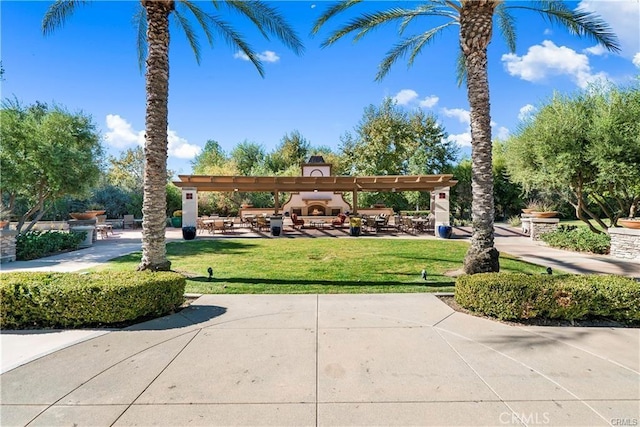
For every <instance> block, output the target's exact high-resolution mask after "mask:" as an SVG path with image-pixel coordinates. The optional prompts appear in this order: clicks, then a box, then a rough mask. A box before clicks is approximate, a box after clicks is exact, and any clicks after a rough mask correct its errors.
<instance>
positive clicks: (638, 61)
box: [633, 52, 640, 68]
mask: <svg viewBox="0 0 640 427" xmlns="http://www.w3.org/2000/svg"><path fill="white" fill-rule="evenodd" d="M633 65H635V66H636V67H638V68H640V52H638V53H636V54H635V55H634V56H633Z"/></svg>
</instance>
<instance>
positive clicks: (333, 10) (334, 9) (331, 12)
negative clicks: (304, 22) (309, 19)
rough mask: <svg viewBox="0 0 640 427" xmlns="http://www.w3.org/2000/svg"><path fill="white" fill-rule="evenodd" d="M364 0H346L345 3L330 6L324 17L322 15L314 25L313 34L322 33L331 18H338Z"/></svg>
mask: <svg viewBox="0 0 640 427" xmlns="http://www.w3.org/2000/svg"><path fill="white" fill-rule="evenodd" d="M361 2H362V0H345V1H341V2H338V3H334V4H332V5H331V6H329V7H328V8H327V10H325V11H324V13H323V14H322V15H320V17H319V18H318V19H316V22H314V23H313V28H312V29H311V34H317V33H318V31H320V28H321V27H322V26H323V25H324V24H325V23H326V22H327V21H328V20H329V19H331V18H333V17H334V16H336V15H337V14H339V13H341V12H344V11H345V10H347V9H349V8H350V7H352V6H354V5H356V4H358V3H361Z"/></svg>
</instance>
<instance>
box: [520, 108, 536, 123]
mask: <svg viewBox="0 0 640 427" xmlns="http://www.w3.org/2000/svg"><path fill="white" fill-rule="evenodd" d="M535 111H536V107H534V106H533V105H531V104H527V105H525V106H524V107H522V108H520V111H519V112H518V120H520V121H521V122H522V121H524V120H527V119H529V118H530V117H531V116H532V115H533V113H534V112H535Z"/></svg>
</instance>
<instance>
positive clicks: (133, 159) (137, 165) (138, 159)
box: [107, 147, 144, 193]
mask: <svg viewBox="0 0 640 427" xmlns="http://www.w3.org/2000/svg"><path fill="white" fill-rule="evenodd" d="M143 177H144V151H143V149H142V147H136V148H129V149H127V150H125V151H124V152H123V153H121V154H120V157H119V158H116V157H113V156H110V157H109V169H108V171H107V181H108V182H109V183H111V184H112V185H115V186H117V187H120V188H122V189H124V190H126V191H135V192H138V193H142V189H143V185H142V181H143Z"/></svg>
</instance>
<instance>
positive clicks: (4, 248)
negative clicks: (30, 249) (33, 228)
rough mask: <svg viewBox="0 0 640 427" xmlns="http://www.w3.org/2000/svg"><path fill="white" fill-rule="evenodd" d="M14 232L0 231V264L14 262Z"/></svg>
mask: <svg viewBox="0 0 640 427" xmlns="http://www.w3.org/2000/svg"><path fill="white" fill-rule="evenodd" d="M17 235H18V232H17V231H16V230H9V229H0V263H3V262H13V261H15V260H16V236H17Z"/></svg>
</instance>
